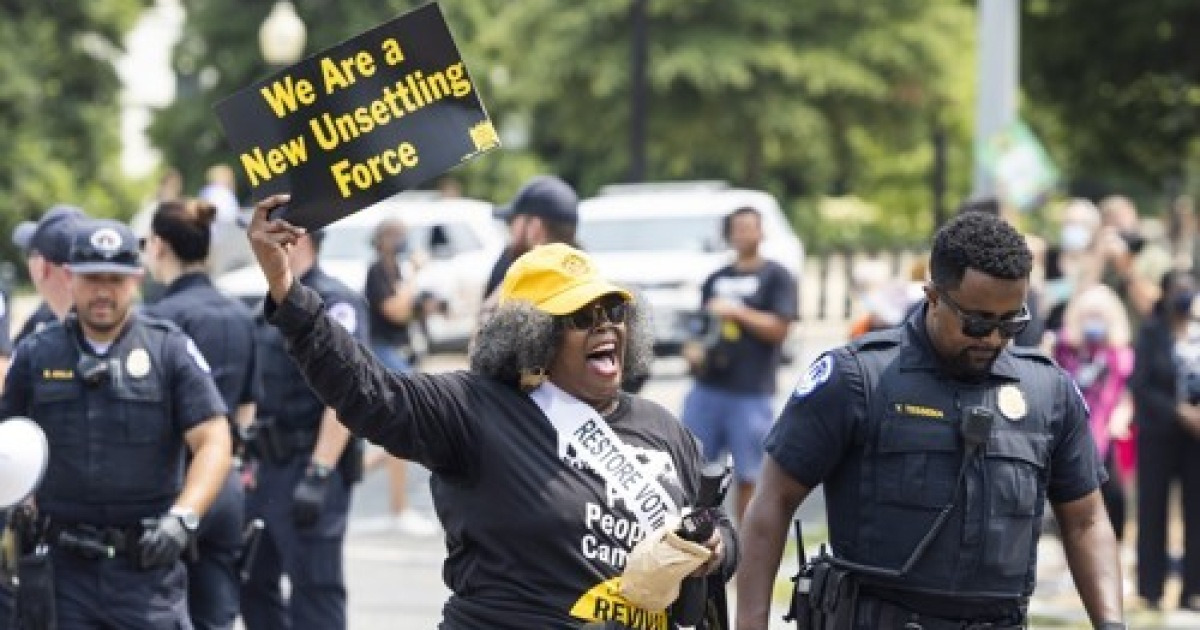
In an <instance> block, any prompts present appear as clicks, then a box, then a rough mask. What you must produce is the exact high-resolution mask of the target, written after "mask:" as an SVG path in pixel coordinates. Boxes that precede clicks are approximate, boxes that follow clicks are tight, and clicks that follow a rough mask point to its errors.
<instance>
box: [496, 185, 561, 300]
mask: <svg viewBox="0 0 1200 630" xmlns="http://www.w3.org/2000/svg"><path fill="white" fill-rule="evenodd" d="M494 214H495V216H496V218H497V219H501V220H503V221H504V222H505V223H507V224H508V247H506V248H505V249H504V251H503V252H501V254H500V257H499V258H498V259H497V260H496V264H495V265H493V266H492V272H491V274H490V275H489V276H488V281H487V284H486V285H485V286H484V289H483V296H484V298H488V297H490V296H492V294H493V293H494V292H495V290H496V288H497V287H499V286H500V281H501V280H503V279H504V273H505V272H507V271H508V268H509V266H510V265H512V263H513V261H514V260H516V259H517V258H519V257H520V256H521V254H524V253H525V252H527V251H529V250H531V249H533V248H534V247H537V246H538V245H545V244H546V243H566V244H567V245H571V246H572V247H574V246H575V229H576V228H577V227H578V226H579V196H578V195H577V194H575V189H574V188H571V185H570V184H568V183H566V182H564V181H563V180H561V179H559V178H557V177H555V176H553V175H538V176H536V177H534V178H532V179H530V180H529V181H528V182H526V183H525V185H524V186H521V189H520V190H518V191H517V195H516V196H515V197H513V200H512V201H510V202H509V203H508V204H507V205H504V206H500V207H499V208H496V211H495V213H494Z"/></svg>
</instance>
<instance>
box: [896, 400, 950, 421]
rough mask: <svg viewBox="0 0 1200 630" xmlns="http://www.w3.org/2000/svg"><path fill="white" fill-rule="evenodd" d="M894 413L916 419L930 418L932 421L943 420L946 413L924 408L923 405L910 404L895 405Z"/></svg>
mask: <svg viewBox="0 0 1200 630" xmlns="http://www.w3.org/2000/svg"><path fill="white" fill-rule="evenodd" d="M896 413H898V414H901V415H905V416H913V417H916V418H930V419H933V420H945V419H946V413H945V412H944V411H942V410H941V409H934V408H933V407H926V406H925V405H914V404H911V403H896Z"/></svg>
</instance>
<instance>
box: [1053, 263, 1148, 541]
mask: <svg viewBox="0 0 1200 630" xmlns="http://www.w3.org/2000/svg"><path fill="white" fill-rule="evenodd" d="M1054 359H1055V360H1056V361H1058V364H1059V365H1060V366H1062V368H1063V369H1064V370H1066V371H1067V373H1068V374H1070V375H1071V378H1072V379H1073V380H1074V381H1075V384H1076V386H1077V387H1079V391H1080V392H1082V393H1083V399H1084V401H1086V402H1087V405H1088V409H1089V410H1090V411H1091V415H1090V417H1089V419H1090V423H1091V430H1092V439H1093V440H1095V442H1096V448H1097V450H1099V452H1100V457H1101V459H1102V460H1103V461H1104V468H1105V470H1106V471H1107V472H1108V481H1105V482H1104V485H1102V486H1100V493H1101V495H1102V496H1103V498H1104V505H1105V507H1106V508H1107V509H1108V517H1109V519H1110V520H1111V521H1112V526H1113V532H1115V533H1116V535H1117V540H1123V538H1124V533H1125V490H1124V482H1125V479H1124V475H1122V473H1121V470H1120V467H1119V466H1118V461H1117V444H1118V442H1120V441H1124V440H1128V439H1129V436H1130V425H1131V423H1132V421H1133V401H1132V399H1131V398H1130V396H1129V392H1128V390H1127V389H1126V388H1125V386H1126V382H1127V381H1128V380H1129V376H1130V373H1132V372H1133V348H1132V346H1131V339H1130V331H1129V317H1128V315H1126V314H1125V307H1124V306H1123V305H1122V304H1121V298H1119V297H1117V294H1116V292H1114V291H1113V290H1112V289H1110V288H1108V287H1107V286H1105V285H1103V284H1095V285H1092V286H1091V287H1089V288H1087V289H1085V290H1084V291H1083V292H1082V293H1080V294H1079V295H1077V296H1075V297H1074V298H1071V300H1070V302H1068V304H1067V308H1066V312H1065V314H1064V316H1063V328H1062V331H1061V333H1060V334H1059V335H1058V337H1057V341H1056V342H1055V345H1054Z"/></svg>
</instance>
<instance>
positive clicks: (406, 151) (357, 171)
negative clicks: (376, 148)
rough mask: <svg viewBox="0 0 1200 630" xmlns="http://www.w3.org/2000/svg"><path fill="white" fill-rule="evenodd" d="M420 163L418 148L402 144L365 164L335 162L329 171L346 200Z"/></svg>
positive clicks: (369, 159) (370, 158)
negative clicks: (355, 193) (359, 191)
mask: <svg viewBox="0 0 1200 630" xmlns="http://www.w3.org/2000/svg"><path fill="white" fill-rule="evenodd" d="M419 161H420V159H419V158H418V157H417V147H415V146H413V143H411V142H401V143H400V144H399V145H398V146H397V147H396V148H395V149H387V150H386V151H384V152H383V153H380V154H379V155H372V156H371V157H369V158H367V159H366V161H365V162H351V161H350V160H342V161H340V162H335V163H334V164H333V165H332V166H330V167H329V170H330V172H332V173H333V179H334V181H336V182H337V187H338V192H339V193H341V195H342V198H343V199H345V198H346V197H349V196H350V195H351V194H353V192H354V190H366V189H368V188H370V187H371V186H374V185H375V184H378V183H379V182H381V181H383V178H384V177H385V176H387V175H399V174H400V173H402V172H404V170H405V169H411V168H415V167H416V166H417V162H419ZM351 186H353V188H354V190H352V189H351Z"/></svg>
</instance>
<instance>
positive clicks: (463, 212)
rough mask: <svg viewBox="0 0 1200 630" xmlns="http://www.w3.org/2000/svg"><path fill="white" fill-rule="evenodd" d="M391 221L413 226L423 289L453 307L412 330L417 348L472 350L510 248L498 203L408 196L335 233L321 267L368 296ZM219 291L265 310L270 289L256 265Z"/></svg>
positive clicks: (328, 233)
mask: <svg viewBox="0 0 1200 630" xmlns="http://www.w3.org/2000/svg"><path fill="white" fill-rule="evenodd" d="M385 218H395V219H399V220H400V221H402V222H403V223H404V224H405V226H407V227H408V250H409V251H410V252H416V251H420V252H423V254H424V256H425V257H426V260H427V262H426V263H425V265H424V266H423V267H422V268H421V270H420V271H419V272H417V287H418V290H420V291H422V292H425V293H427V294H428V295H429V296H431V297H433V298H434V299H436V300H438V301H439V302H440V303H441V304H443V305H444V306H445V309H444V312H442V313H439V314H436V315H434V316H432V317H429V318H427V319H426V320H424V321H422V322H419V323H418V324H419V325H416V326H411V327H410V332H411V334H412V336H413V342H414V345H416V346H417V348H416V349H417V350H418V351H419V352H422V351H425V350H427V349H432V350H462V349H465V348H466V343H467V340H468V339H469V338H470V335H471V332H472V330H473V329H474V327H475V323H476V317H477V316H478V313H479V308H480V305H481V302H482V301H483V287H484V284H485V283H486V282H487V277H488V273H489V272H490V271H491V269H492V264H493V263H495V261H496V258H497V257H499V255H500V251H501V249H503V247H504V244H505V233H504V226H503V225H502V224H500V223H499V222H498V221H496V220H495V219H494V218H493V217H492V204H490V203H487V202H485V201H479V200H475V199H460V198H443V197H441V196H440V195H438V194H436V193H424V192H411V193H409V192H406V193H401V194H399V195H396V196H394V197H391V198H389V199H385V200H384V201H381V202H379V203H377V204H375V205H373V206H371V207H370V208H367V209H365V210H362V211H361V212H358V213H355V214H352V215H350V216H348V217H346V218H344V219H342V220H340V221H338V222H336V223H333V224H332V225H329V226H327V227H326V228H325V240H324V241H323V243H322V245H321V255H320V257H321V268H322V269H324V270H325V271H326V273H328V274H329V275H331V276H333V277H335V278H337V279H338V280H341V281H342V282H344V283H346V286H348V287H350V288H351V289H353V290H355V291H359V292H361V291H362V290H363V285H364V284H365V282H366V278H367V269H368V268H369V267H370V266H371V263H373V262H374V260H375V250H374V248H373V247H372V246H371V235H372V234H373V233H374V231H375V227H376V226H377V225H379V223H380V222H381V221H383V220H384V219H385ZM216 285H217V287H218V288H219V289H221V290H222V291H224V292H225V293H227V294H229V295H232V296H234V297H238V298H241V299H243V300H244V301H246V302H249V303H257V301H258V300H260V299H261V298H262V296H263V295H264V294H265V292H266V288H267V285H266V279H265V278H263V275H262V272H261V271H260V270H259V268H258V266H257V265H254V264H251V265H249V266H246V267H243V268H240V269H237V270H234V271H231V272H229V273H226V274H224V275H222V276H220V277H218V278H217V279H216ZM423 346H427V347H423Z"/></svg>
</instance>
